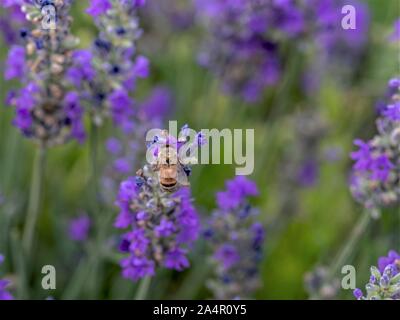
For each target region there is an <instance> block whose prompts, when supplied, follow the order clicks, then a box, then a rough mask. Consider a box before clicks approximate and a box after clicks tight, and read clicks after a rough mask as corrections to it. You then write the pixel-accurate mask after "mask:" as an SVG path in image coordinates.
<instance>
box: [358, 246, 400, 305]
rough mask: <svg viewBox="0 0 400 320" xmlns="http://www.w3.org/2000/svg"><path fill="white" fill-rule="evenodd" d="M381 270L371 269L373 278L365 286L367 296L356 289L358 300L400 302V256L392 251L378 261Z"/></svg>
mask: <svg viewBox="0 0 400 320" xmlns="http://www.w3.org/2000/svg"><path fill="white" fill-rule="evenodd" d="M378 265H379V268H376V267H371V278H370V281H369V283H368V284H367V285H366V286H365V289H366V293H367V295H366V296H364V294H363V292H362V290H360V289H356V290H355V291H354V296H355V297H356V299H357V300H383V299H385V300H400V254H398V253H397V252H396V251H393V250H392V251H390V252H389V255H388V256H387V257H381V258H379V261H378Z"/></svg>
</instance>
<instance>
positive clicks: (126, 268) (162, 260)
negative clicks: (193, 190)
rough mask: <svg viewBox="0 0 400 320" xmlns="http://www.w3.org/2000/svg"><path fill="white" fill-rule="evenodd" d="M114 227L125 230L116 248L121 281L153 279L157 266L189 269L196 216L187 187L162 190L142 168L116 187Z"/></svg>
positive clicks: (150, 172) (149, 171)
mask: <svg viewBox="0 0 400 320" xmlns="http://www.w3.org/2000/svg"><path fill="white" fill-rule="evenodd" d="M116 205H117V206H118V207H119V209H120V213H119V215H118V217H117V219H116V221H115V227H116V228H119V229H127V233H125V234H124V235H123V237H122V240H121V245H120V249H121V251H122V252H125V253H127V254H128V256H127V257H126V258H124V259H123V260H122V261H121V267H122V269H123V271H122V274H123V276H124V277H125V278H128V279H130V280H132V281H137V280H139V279H140V278H144V277H147V276H153V275H154V274H155V271H156V268H157V267H165V268H167V269H173V270H177V271H182V270H184V269H186V268H188V267H189V260H188V258H187V254H188V252H189V249H190V247H191V246H192V244H193V242H194V241H195V240H196V239H197V237H198V234H199V228H200V224H199V217H198V215H197V212H196V210H195V209H194V207H193V205H192V200H191V196H190V189H189V188H186V187H185V188H181V189H179V190H178V191H177V192H175V193H169V192H166V191H163V190H162V189H161V188H160V184H159V181H158V178H157V174H156V172H154V171H153V169H152V168H151V167H149V166H144V168H143V169H142V170H139V171H138V173H137V175H136V176H135V177H131V178H129V179H127V180H125V181H123V182H122V183H121V185H120V189H119V193H118V196H117V201H116Z"/></svg>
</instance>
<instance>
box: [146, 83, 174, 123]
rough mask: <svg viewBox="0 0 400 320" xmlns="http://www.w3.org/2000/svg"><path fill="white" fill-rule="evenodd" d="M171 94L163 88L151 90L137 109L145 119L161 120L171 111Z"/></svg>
mask: <svg viewBox="0 0 400 320" xmlns="http://www.w3.org/2000/svg"><path fill="white" fill-rule="evenodd" d="M171 106H172V95H171V92H170V91H169V90H168V89H166V88H163V87H157V88H155V89H153V91H152V92H151V94H150V96H149V97H148V98H147V99H146V100H145V101H143V102H142V103H141V104H140V106H139V109H140V110H141V111H142V112H143V113H144V114H145V115H146V118H147V119H153V118H157V119H162V118H164V117H165V116H166V115H167V114H168V112H170V111H171Z"/></svg>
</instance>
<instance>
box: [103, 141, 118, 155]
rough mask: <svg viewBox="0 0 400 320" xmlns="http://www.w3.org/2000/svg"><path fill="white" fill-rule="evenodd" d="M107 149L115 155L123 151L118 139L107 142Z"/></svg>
mask: <svg viewBox="0 0 400 320" xmlns="http://www.w3.org/2000/svg"><path fill="white" fill-rule="evenodd" d="M106 149H107V151H108V152H109V153H111V154H113V155H118V154H119V153H120V152H121V151H122V144H121V141H120V140H118V139H117V138H109V139H108V140H107V141H106Z"/></svg>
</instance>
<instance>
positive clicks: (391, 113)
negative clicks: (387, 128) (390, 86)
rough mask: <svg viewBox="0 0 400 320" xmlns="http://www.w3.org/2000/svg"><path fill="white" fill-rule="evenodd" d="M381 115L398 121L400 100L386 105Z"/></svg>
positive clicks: (399, 119)
mask: <svg viewBox="0 0 400 320" xmlns="http://www.w3.org/2000/svg"><path fill="white" fill-rule="evenodd" d="M382 115H383V116H384V117H386V118H388V119H389V120H392V121H400V102H395V103H394V104H390V105H388V106H386V108H385V109H384V110H382Z"/></svg>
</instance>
